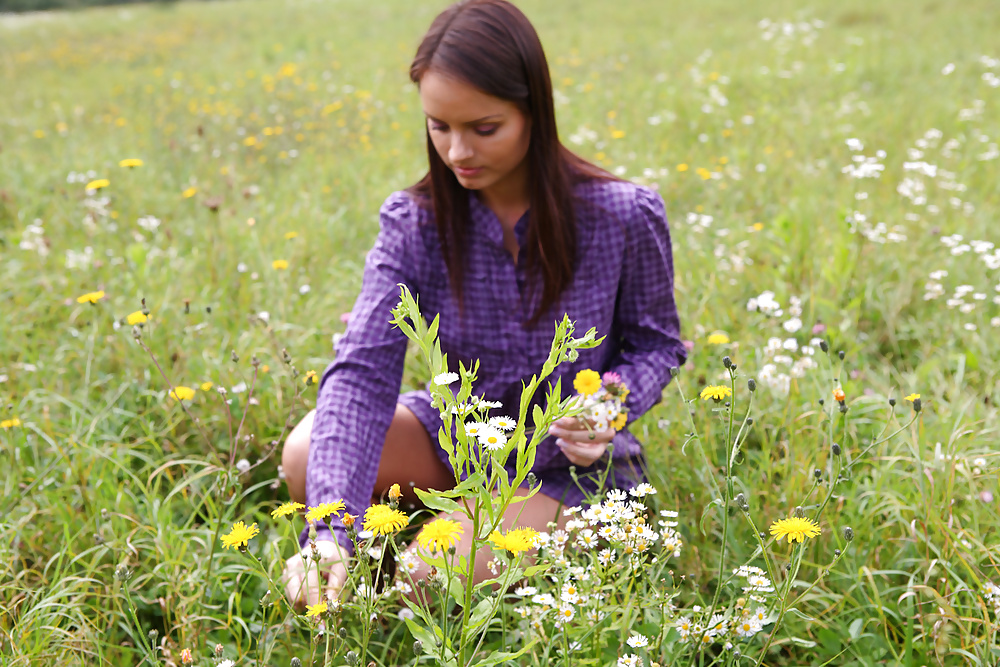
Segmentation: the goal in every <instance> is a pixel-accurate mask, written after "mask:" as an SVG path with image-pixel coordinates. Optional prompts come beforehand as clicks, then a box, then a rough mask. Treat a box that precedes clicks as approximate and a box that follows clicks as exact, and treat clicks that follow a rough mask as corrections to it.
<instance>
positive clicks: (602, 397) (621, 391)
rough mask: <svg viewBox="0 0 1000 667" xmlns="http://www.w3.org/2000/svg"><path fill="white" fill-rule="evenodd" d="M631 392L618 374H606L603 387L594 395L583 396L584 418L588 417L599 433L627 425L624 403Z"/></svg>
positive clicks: (582, 414)
mask: <svg viewBox="0 0 1000 667" xmlns="http://www.w3.org/2000/svg"><path fill="white" fill-rule="evenodd" d="M628 394H629V390H628V388H627V387H626V386H625V383H624V382H622V378H621V376H620V375H618V374H617V373H605V374H604V375H603V376H602V377H601V387H600V388H599V389H598V390H597V391H595V392H594V393H592V394H587V395H585V396H584V395H581V396H580V399H579V400H580V401H581V404H582V407H583V412H582V413H581V416H582V417H586V418H587V419H588V420H589V421H590V423H591V424H593V427H594V429H595V430H597V431H604V430H607V428H608V427H609V426H613V427H614V428H615V430H618V429H620V428H622V427H623V426H624V425H625V420H626V419H627V413H628V411H627V410H626V409H625V406H624V401H625V399H626V397H628Z"/></svg>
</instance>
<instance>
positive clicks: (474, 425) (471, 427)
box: [465, 422, 486, 438]
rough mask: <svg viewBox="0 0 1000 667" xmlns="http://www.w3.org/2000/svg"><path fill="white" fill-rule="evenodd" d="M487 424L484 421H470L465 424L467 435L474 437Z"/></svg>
mask: <svg viewBox="0 0 1000 667" xmlns="http://www.w3.org/2000/svg"><path fill="white" fill-rule="evenodd" d="M485 426H486V424H484V423H482V422H470V423H468V424H466V425H465V435H467V436H469V437H470V438H474V437H476V436H478V435H479V434H480V433H481V432H482V430H483V427H485Z"/></svg>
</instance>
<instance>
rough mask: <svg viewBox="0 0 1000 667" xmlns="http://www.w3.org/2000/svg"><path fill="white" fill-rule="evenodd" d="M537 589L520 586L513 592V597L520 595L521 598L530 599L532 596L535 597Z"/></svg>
mask: <svg viewBox="0 0 1000 667" xmlns="http://www.w3.org/2000/svg"><path fill="white" fill-rule="evenodd" d="M537 594H538V589H537V588H535V587H534V586H521V587H520V588H518V589H517V590H515V591H514V595H520V596H521V597H523V598H530V597H531V596H532V595H537Z"/></svg>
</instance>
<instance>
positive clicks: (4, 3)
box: [0, 0, 177, 12]
mask: <svg viewBox="0 0 1000 667" xmlns="http://www.w3.org/2000/svg"><path fill="white" fill-rule="evenodd" d="M176 1H177V0H0V12H35V11H40V10H43V9H81V8H83V7H96V6H98V5H133V4H136V3H137V2H143V3H149V2H152V3H158V4H166V3H173V2H176Z"/></svg>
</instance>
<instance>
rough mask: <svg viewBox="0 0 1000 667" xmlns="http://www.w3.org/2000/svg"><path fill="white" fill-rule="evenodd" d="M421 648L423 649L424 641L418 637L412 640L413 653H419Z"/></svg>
mask: <svg viewBox="0 0 1000 667" xmlns="http://www.w3.org/2000/svg"><path fill="white" fill-rule="evenodd" d="M423 650H424V643H423V642H422V641H420V640H419V639H418V640H417V641H415V642H413V652H414V653H420V652H421V651H423Z"/></svg>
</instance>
